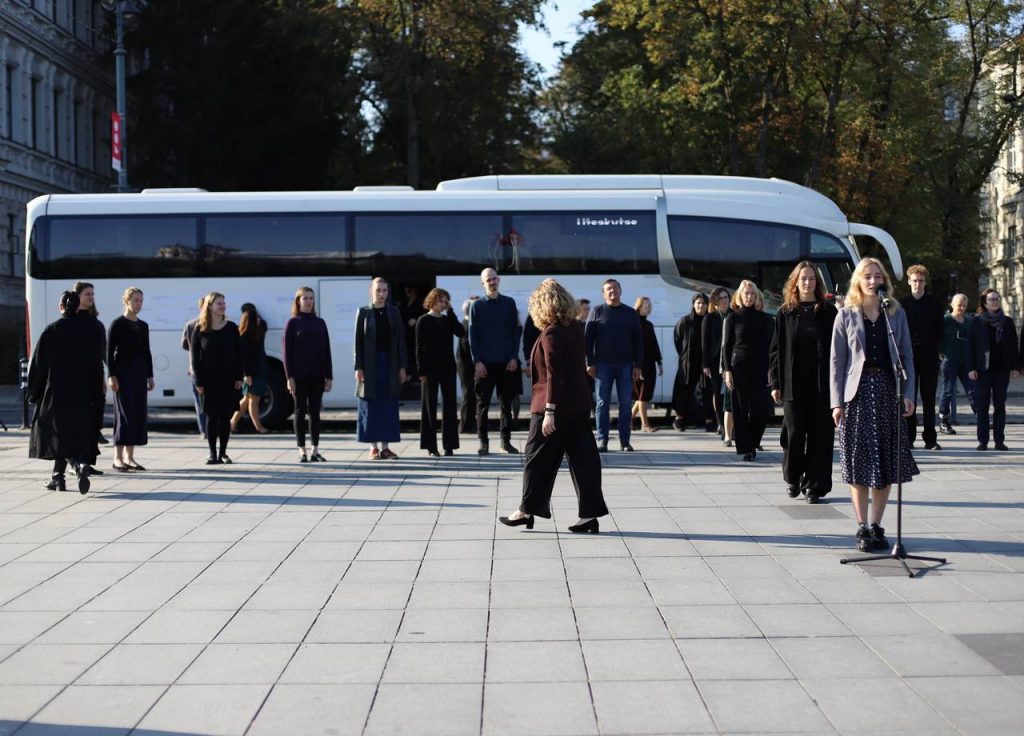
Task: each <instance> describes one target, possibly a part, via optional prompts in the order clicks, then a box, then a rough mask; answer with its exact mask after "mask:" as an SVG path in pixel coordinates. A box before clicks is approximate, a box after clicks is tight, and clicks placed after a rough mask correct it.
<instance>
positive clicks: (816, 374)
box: [769, 261, 836, 503]
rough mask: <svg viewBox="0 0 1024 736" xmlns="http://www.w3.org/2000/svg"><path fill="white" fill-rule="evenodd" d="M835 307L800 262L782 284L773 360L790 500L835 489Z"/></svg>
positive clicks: (805, 264) (815, 276) (815, 499)
mask: <svg viewBox="0 0 1024 736" xmlns="http://www.w3.org/2000/svg"><path fill="white" fill-rule="evenodd" d="M835 321H836V308H835V307H834V306H832V305H831V304H829V303H828V302H827V301H826V300H825V289H824V287H823V286H822V285H821V280H820V279H819V278H818V273H817V269H815V267H814V264H813V263H811V262H810V261H801V262H800V263H798V264H797V266H796V268H794V269H793V272H792V273H790V274H789V279H788V280H787V281H786V286H785V287H784V288H783V303H782V309H780V310H779V313H778V314H777V315H776V317H775V333H774V335H773V337H772V344H771V352H770V358H769V363H770V366H771V368H770V369H771V382H772V399H774V400H775V403H776V404H781V405H782V407H783V420H782V436H781V443H782V449H783V456H782V477H783V479H784V480H785V481H786V483H787V484H788V488H787V492H788V493H789V497H790V498H796V497H797V496H799V495H800V494H801V493H805V494H807V503H817V502H818V499H820V498H821V497H822V496H824V495H826V494H827V493H828V492H829V491H831V490H832V448H833V445H834V444H835V435H836V429H835V424H834V423H833V422H832V406H831V403H830V401H829V378H828V371H829V355H830V351H831V349H832V325H833V323H835Z"/></svg>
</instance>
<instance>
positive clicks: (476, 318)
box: [469, 297, 487, 365]
mask: <svg viewBox="0 0 1024 736" xmlns="http://www.w3.org/2000/svg"><path fill="white" fill-rule="evenodd" d="M486 298H487V297H484V299H486ZM481 302H482V300H481V299H477V300H476V301H475V302H473V303H472V304H470V305H469V355H470V357H471V358H472V359H473V364H474V365H476V364H477V363H483V362H484V361H483V358H481V357H480V347H481V343H480V340H481V339H482V333H481V328H482V325H481V324H480V314H479V312H480V309H479V305H480V304H481Z"/></svg>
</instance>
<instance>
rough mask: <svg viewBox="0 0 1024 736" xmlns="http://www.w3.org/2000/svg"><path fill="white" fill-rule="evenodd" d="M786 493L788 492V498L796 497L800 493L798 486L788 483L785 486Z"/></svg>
mask: <svg viewBox="0 0 1024 736" xmlns="http://www.w3.org/2000/svg"><path fill="white" fill-rule="evenodd" d="M786 493H788V494H789V497H790V498H796V497H797V496H799V495H800V486H798V485H795V484H793V483H790V484H789V485H788V486H787V487H786Z"/></svg>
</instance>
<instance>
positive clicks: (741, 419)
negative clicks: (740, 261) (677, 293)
mask: <svg viewBox="0 0 1024 736" xmlns="http://www.w3.org/2000/svg"><path fill="white" fill-rule="evenodd" d="M732 307H733V311H732V312H730V313H729V314H728V316H726V318H725V321H724V322H723V323H722V378H723V379H724V380H725V385H726V387H727V388H728V389H729V391H730V393H731V395H732V414H733V421H734V422H735V423H736V429H735V434H736V454H737V455H742V456H743V459H744V460H748V461H749V460H753V459H754V458H755V457H757V448H758V446H759V445H760V444H761V438H762V437H763V436H764V428H765V425H766V424H767V422H768V411H769V405H768V347H769V343H770V341H771V336H772V332H773V325H772V318H771V317H770V316H768V315H767V314H765V313H764V311H763V310H764V297H763V296H762V295H761V290H760V289H758V288H757V286H756V285H755V284H754V282H753V281H747V280H744V281H742V282H741V283H740V287H739V288H738V289H737V290H736V293H735V294H733V299H732Z"/></svg>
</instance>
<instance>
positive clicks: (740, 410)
mask: <svg viewBox="0 0 1024 736" xmlns="http://www.w3.org/2000/svg"><path fill="white" fill-rule="evenodd" d="M767 384H768V370H767V368H765V369H764V370H762V366H761V365H760V364H759V362H757V361H752V362H750V363H746V364H744V363H741V362H739V361H735V362H734V370H733V372H732V385H733V392H732V416H733V422H734V423H735V425H734V426H735V435H736V437H735V440H736V454H738V455H746V454H747V453H748V452H755V451H756V450H757V447H758V445H760V444H761V438H762V437H764V428H765V426H766V425H767V424H768V401H769V400H770V399H769V393H768V385H767Z"/></svg>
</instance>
